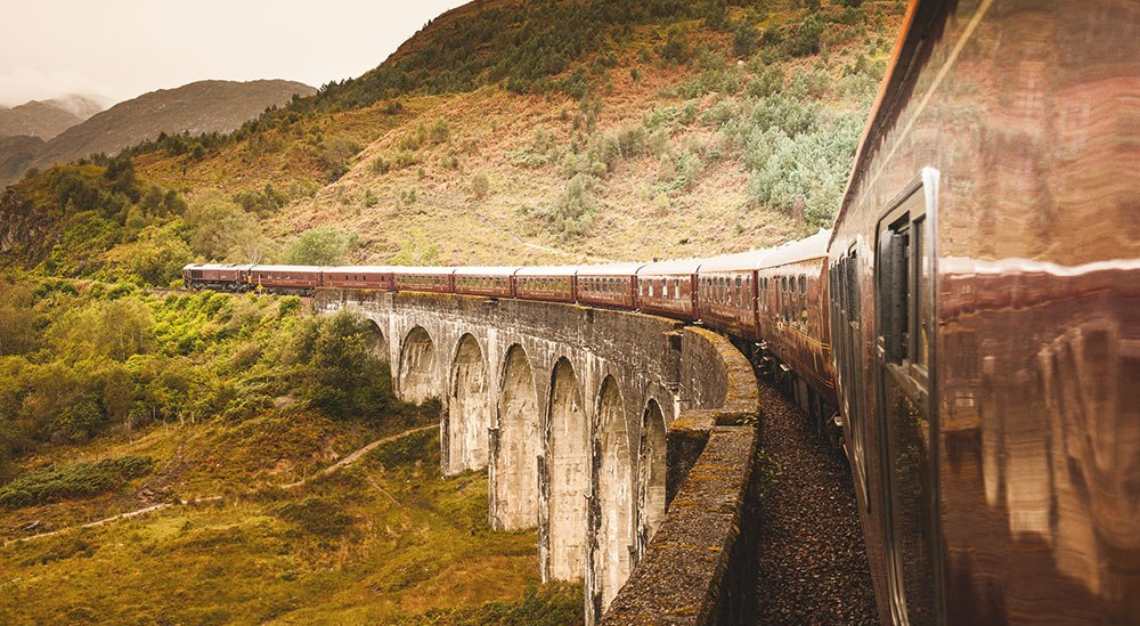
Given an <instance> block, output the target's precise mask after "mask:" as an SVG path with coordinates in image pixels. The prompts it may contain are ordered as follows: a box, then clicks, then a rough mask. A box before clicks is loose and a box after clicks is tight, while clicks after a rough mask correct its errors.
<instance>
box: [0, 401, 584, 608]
mask: <svg viewBox="0 0 1140 626" xmlns="http://www.w3.org/2000/svg"><path fill="white" fill-rule="evenodd" d="M304 421H305V420H293V419H292V418H290V419H284V418H282V419H281V420H280V423H281V425H282V426H283V427H284V428H285V429H286V430H292V428H293V427H292V425H293V424H295V423H297V422H301V424H300V425H298V426H297V427H296V430H297V431H298V434H303V433H305V432H306V431H307V430H308V429H309V428H311V425H306V424H304ZM261 426H266V424H261ZM218 428H219V427H218V426H217V425H213V426H200V427H190V428H184V429H181V430H183V431H185V430H191V431H195V430H200V431H202V432H199V433H195V435H196V436H200V437H208V438H211V439H212V440H213V441H214V442H215V444H214V445H213V446H212V448H213V450H212V455H213V456H214V458H215V459H216V461H215V462H214V463H206V464H205V465H206V467H208V468H209V470H210V473H211V474H212V475H214V476H216V477H218V478H219V479H220V478H221V477H223V476H225V477H228V478H227V481H228V482H229V484H230V485H231V486H230V488H229V489H223V491H228V492H229V493H230V495H229V497H227V498H226V499H225V500H224V501H223V502H222V503H219V504H216V505H206V506H191V507H176V508H172V509H166V510H163V511H160V512H157V513H154V514H152V515H149V516H145V517H142V518H138V519H134V520H129V521H122V522H117V523H114V524H109V525H107V526H104V527H100V528H96V529H88V530H83V531H72V532H67V533H63V534H61V535H58V536H54V537H50V538H46V539H43V540H38V541H30V542H24V543H14V544H9V545H7V546H5V547H4V548H2V549H0V566H2V570H3V571H4V572H5V576H4V577H3V579H2V580H0V588H2V589H3V594H2V595H0V597H2V598H3V599H2V600H0V622H3V623H5V624H13V625H15V624H35V623H44V622H48V623H92V624H144V623H147V624H149V623H183V624H223V623H226V624H265V623H268V624H376V623H407V624H421V623H423V624H426V623H496V624H497V623H517V624H523V623H527V624H529V623H542V620H554V621H547V622H546V623H568V622H567V621H566V620H570V621H571V622H572V621H573V620H575V619H577V616H578V614H579V613H580V609H581V607H580V595H579V594H580V592H577V591H576V590H574V589H571V588H565V587H557V586H554V587H546V588H542V589H537V585H538V580H537V572H538V567H537V552H536V549H535V543H536V541H537V539H536V536H535V535H534V533H533V532H519V533H497V532H492V531H490V530H489V528H488V526H487V522H486V517H487V513H486V511H487V482H486V478H485V476H483V475H481V474H478V473H468V474H464V475H461V476H458V477H454V478H446V479H445V478H443V477H441V476H440V474H439V470H438V467H439V457H438V451H439V440H438V434H437V433H435V432H430V431H429V432H425V433H420V434H417V435H413V436H410V437H408V438H405V439H403V440H398V441H396V442H393V443H389V444H386V445H384V446H381V447H379V448H377V449H376V450H374V451H372V452H371V453H370V454H369V455H367V456H366V457H365V459H364V460H363V461H362V462H361V463H359V464H357V465H354V466H351V467H350V468H348V469H346V470H344V471H342V472H340V473H338V474H336V475H333V476H331V477H328V478H325V479H320V480H317V481H314V482H313V483H310V484H309V485H306V486H305V487H303V488H301V489H297V490H289V491H284V490H280V489H274V488H268V487H267V488H261V489H256V488H254V487H255V486H256V485H257V483H258V481H256V480H254V479H252V476H254V475H255V474H256V472H254V473H248V472H247V471H246V470H245V469H244V468H247V467H248V463H249V460H248V457H249V456H251V455H252V454H254V451H255V450H258V451H259V452H258V454H259V456H260V455H264V458H263V459H262V460H261V465H262V466H263V467H264V465H265V463H266V462H272V461H277V462H280V461H282V460H283V459H289V458H293V459H308V458H310V456H311V455H310V449H309V448H310V446H309V445H307V443H306V442H308V441H310V438H309V437H307V436H304V437H297V438H296V439H297V443H295V444H294V445H293V446H292V448H291V449H289V450H286V448H289V446H288V444H287V443H282V442H281V441H278V442H277V449H276V450H272V451H267V450H264V449H261V448H259V447H258V446H253V445H245V444H243V443H241V442H242V440H243V438H244V436H245V434H246V433H245V432H242V430H241V427H238V428H234V429H232V431H231V432H227V433H217V432H212V433H211V432H206V431H212V430H217V429H218ZM258 430H259V431H260V430H262V429H258ZM174 434H175V433H173V432H171V431H170V430H167V431H156V432H154V433H151V434H149V435H148V436H146V437H144V438H143V439H146V440H148V442H149V445H144V446H142V447H145V448H147V449H149V450H150V451H151V452H152V453H156V454H161V453H160V452H159V450H160V449H162V448H167V449H169V448H170V447H171V446H170V442H165V443H164V444H163V445H156V444H157V443H158V441H157V440H165V439H173V438H174V437H172V435H174ZM179 434H182V435H184V434H185V433H184V432H183V433H179ZM345 435H347V438H348V439H354V438H355V437H353V436H352V435H351V434H349V433H345ZM284 441H285V442H288V441H290V437H285V438H284ZM246 443H248V442H246ZM173 447H175V448H177V447H179V446H178V445H175V446H173ZM138 449H139V446H137V445H135V444H132V443H129V442H119V443H117V444H115V445H108V446H105V447H104V448H103V452H104V453H106V454H111V455H120V454H124V453H126V452H128V451H130V452H133V451H137V450H138ZM344 451H347V450H342V452H344ZM167 467H168V469H169V465H168V466H167ZM190 484H196V485H197V486H198V487H211V488H214V489H219V488H220V487H222V485H221V484H220V483H217V484H213V485H204V484H202V483H200V482H195V481H193V480H191V481H190ZM237 492H240V494H239V493H237ZM0 520H2V521H0V524H3V525H4V526H6V527H7V526H9V525H10V524H11V523H12V522H13V521H14V520H13V518H12V516H11V514H10V513H5V514H0ZM109 581H113V584H108V583H109ZM527 588H530V589H531V590H530V591H528V592H526V593H522V590H524V589H527ZM536 589H537V590H536ZM488 602H491V603H493V604H491V605H488V606H484V604H485V603H488ZM504 616H505V617H504ZM465 620H467V621H465ZM483 620H490V621H483Z"/></svg>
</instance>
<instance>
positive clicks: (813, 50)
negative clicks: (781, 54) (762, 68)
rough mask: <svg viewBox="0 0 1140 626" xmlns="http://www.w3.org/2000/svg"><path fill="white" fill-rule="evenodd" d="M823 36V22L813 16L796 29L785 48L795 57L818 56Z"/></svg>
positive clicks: (785, 43)
mask: <svg viewBox="0 0 1140 626" xmlns="http://www.w3.org/2000/svg"><path fill="white" fill-rule="evenodd" d="M822 35H823V22H822V21H821V20H820V19H819V17H817V16H816V15H811V16H809V17H808V18H807V19H805V20H804V21H803V22H800V24H799V25H798V26H796V27H795V29H794V30H793V31H792V34H791V36H790V37H788V39H787V40H786V41H785V42H784V46H785V48H786V50H787V53H788V54H790V55H791V56H794V57H803V56H808V55H812V54H818V53H819V41H820V37H821V36H822Z"/></svg>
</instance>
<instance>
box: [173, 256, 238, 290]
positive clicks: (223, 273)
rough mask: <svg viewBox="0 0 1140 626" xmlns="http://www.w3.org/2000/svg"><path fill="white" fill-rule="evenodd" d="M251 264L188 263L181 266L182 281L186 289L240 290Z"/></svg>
mask: <svg viewBox="0 0 1140 626" xmlns="http://www.w3.org/2000/svg"><path fill="white" fill-rule="evenodd" d="M251 267H253V266H252V265H228V264H220V263H207V264H204V265H198V264H190V265H186V266H185V267H183V268H182V282H183V284H184V285H185V286H186V288H187V289H218V290H221V291H241V290H242V289H244V288H245V287H246V276H247V275H248V274H249V270H250V268H251Z"/></svg>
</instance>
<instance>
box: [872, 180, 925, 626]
mask: <svg viewBox="0 0 1140 626" xmlns="http://www.w3.org/2000/svg"><path fill="white" fill-rule="evenodd" d="M936 176H937V173H936V172H934V171H933V170H929V171H928V172H924V181H920V182H916V183H914V184H912V185H911V187H910V188H909V189H908V191H907V192H906V193H904V194H902V195H901V196H900V199H899V200H898V201H896V202H895V203H894V204H893V205H892V208H891V209H890V210H889V211H888V212H887V213H886V215H885V216H884V217H883V219H882V220H881V221H880V222H879V225H878V232H877V240H878V241H877V245H876V259H875V291H876V305H877V306H876V309H877V312H878V318H877V325H876V337H875V361H876V367H875V370H876V372H875V386H876V393H877V396H878V397H877V400H878V402H877V405H878V407H877V408H878V411H877V413H878V428H877V429H876V430H877V431H878V434H879V437H880V441H879V448H880V452H881V455H882V456H881V460H882V469H883V515H882V519H883V522H884V532H885V537H884V539H885V542H884V545H885V547H886V551H887V554H886V557H887V558H886V563H887V577H888V581H889V585H890V589H889V591H890V593H889V597H890V602H891V613H892V616H893V618H894V623H895V624H899V625H907V624H911V625H915V626H917V625H925V624H936V623H938V613H939V611H938V609H937V607H938V599H937V595H936V594H937V591H936V590H938V589H939V588H940V583H939V581H938V580H937V578H936V577H937V576H939V570H940V568H938V567H937V566H936V560H937V545H938V544H937V526H936V517H937V515H936V513H937V509H936V506H937V501H936V499H935V498H936V494H935V489H936V486H937V475H936V466H935V464H934V460H935V459H934V456H935V455H936V454H937V441H938V440H937V437H936V433H937V423H936V415H935V412H934V410H933V404H932V402H931V397H930V380H931V378H930V371H931V363H932V359H931V352H932V328H933V327H932V323H933V321H932V318H931V313H932V311H933V310H934V308H933V298H934V294H933V289H932V283H931V280H932V276H933V275H934V274H933V271H932V263H933V258H934V256H933V255H932V254H931V251H930V250H929V248H930V241H931V237H930V233H931V232H933V230H932V228H930V222H931V220H932V219H933V217H934V212H933V210H929V211H928V207H932V206H933V202H934V196H933V194H932V192H933V189H934V187H935V186H936V184H937V178H936ZM931 183H933V184H931ZM928 218H929V219H928Z"/></svg>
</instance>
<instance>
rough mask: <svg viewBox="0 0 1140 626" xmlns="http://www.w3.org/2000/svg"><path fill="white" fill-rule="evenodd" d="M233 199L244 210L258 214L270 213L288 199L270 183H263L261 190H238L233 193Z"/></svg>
mask: <svg viewBox="0 0 1140 626" xmlns="http://www.w3.org/2000/svg"><path fill="white" fill-rule="evenodd" d="M233 200H234V202H235V203H237V204H238V205H239V206H240V207H241V208H242V209H243V210H244V211H245V212H247V213H256V214H257V215H260V216H266V215H272V214H273V213H275V212H276V211H277V209H280V208H281V207H283V206H285V203H286V202H287V201H288V199H287V198H286V197H285V195H284V194H282V193H281V192H279V191H277V190H276V189H274V188H273V185H272V184H270V183H265V188H264V189H262V190H261V191H257V190H248V191H241V192H238V193H236V194H234V197H233Z"/></svg>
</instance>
